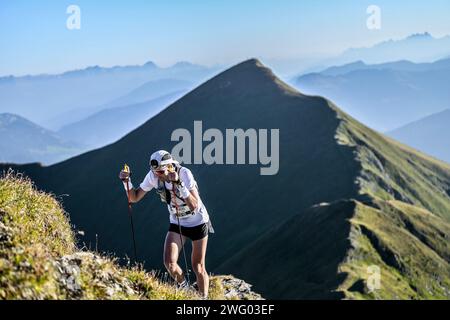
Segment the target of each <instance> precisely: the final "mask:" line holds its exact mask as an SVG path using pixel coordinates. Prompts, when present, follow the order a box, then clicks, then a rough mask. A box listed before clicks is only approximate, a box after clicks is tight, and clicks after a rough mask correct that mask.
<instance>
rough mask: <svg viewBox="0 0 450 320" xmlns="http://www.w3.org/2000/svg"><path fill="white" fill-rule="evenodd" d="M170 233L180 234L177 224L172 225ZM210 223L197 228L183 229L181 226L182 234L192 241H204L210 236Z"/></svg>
mask: <svg viewBox="0 0 450 320" xmlns="http://www.w3.org/2000/svg"><path fill="white" fill-rule="evenodd" d="M169 231H172V232H176V233H180V229H179V227H178V225H177V224H174V223H171V224H170V226H169ZM208 232H209V229H208V223H202V224H199V225H198V226H195V227H183V226H181V234H182V235H183V236H185V237H188V238H189V239H191V240H192V241H196V240H200V239H203V238H204V237H206V236H207V235H208Z"/></svg>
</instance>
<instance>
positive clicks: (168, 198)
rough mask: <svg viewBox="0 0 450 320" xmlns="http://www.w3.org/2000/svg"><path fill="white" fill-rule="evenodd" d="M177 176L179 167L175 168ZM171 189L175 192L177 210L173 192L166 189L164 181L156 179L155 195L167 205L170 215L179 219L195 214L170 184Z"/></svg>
mask: <svg viewBox="0 0 450 320" xmlns="http://www.w3.org/2000/svg"><path fill="white" fill-rule="evenodd" d="M176 170H177V173H178V175H179V174H180V170H181V167H179V166H177V167H176ZM172 188H173V189H174V190H175V197H176V198H175V201H176V205H177V206H178V208H177V207H176V206H175V203H174V201H173V200H174V199H173V198H174V197H173V191H172V192H171V191H170V190H168V189H167V188H166V184H165V182H164V181H161V180H160V179H158V187H157V188H156V193H157V194H158V195H159V197H160V199H161V202H164V203H167V206H168V209H169V212H170V214H173V215H177V216H178V217H179V218H187V217H190V216H192V215H194V214H195V212H192V211H191V210H190V209H189V206H188V205H187V203H186V201H184V199H183V198H182V197H181V196H180V192H179V191H178V189H177V188H176V187H175V186H174V184H173V183H172Z"/></svg>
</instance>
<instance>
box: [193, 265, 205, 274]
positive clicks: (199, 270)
mask: <svg viewBox="0 0 450 320" xmlns="http://www.w3.org/2000/svg"><path fill="white" fill-rule="evenodd" d="M193 267H194V272H195V274H202V275H204V274H206V268H205V264H204V263H195V264H194V266H193Z"/></svg>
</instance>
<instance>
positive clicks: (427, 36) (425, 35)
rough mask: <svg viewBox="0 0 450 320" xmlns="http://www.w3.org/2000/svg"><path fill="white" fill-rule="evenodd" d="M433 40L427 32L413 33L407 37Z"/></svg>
mask: <svg viewBox="0 0 450 320" xmlns="http://www.w3.org/2000/svg"><path fill="white" fill-rule="evenodd" d="M430 38H433V36H432V35H431V34H430V33H429V32H424V33H414V34H412V35H410V36H409V37H407V39H430Z"/></svg>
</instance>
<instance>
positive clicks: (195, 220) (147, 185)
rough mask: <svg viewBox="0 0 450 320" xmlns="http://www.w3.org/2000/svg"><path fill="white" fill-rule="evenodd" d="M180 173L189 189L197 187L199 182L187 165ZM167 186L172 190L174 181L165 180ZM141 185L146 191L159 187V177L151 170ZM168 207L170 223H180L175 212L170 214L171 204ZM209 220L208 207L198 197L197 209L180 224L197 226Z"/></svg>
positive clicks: (182, 219)
mask: <svg viewBox="0 0 450 320" xmlns="http://www.w3.org/2000/svg"><path fill="white" fill-rule="evenodd" d="M179 175H180V180H181V181H182V182H183V183H184V185H185V186H186V187H187V188H188V190H192V189H194V188H197V182H196V181H195V179H194V176H193V175H192V172H191V170H189V169H188V168H185V167H181V168H180V171H179ZM165 186H166V189H167V190H172V183H170V182H165ZM140 187H141V189H142V190H144V191H146V192H149V191H150V190H152V189H153V188H158V178H157V177H156V176H155V174H154V173H153V172H152V171H151V170H150V171H149V172H148V173H147V175H146V176H145V178H144V181H142V183H141V185H140ZM197 191H198V188H197ZM199 198H200V195H199ZM167 209H168V210H169V218H170V223H174V224H178V220H177V217H176V216H175V215H174V214H170V213H171V208H170V206H169V205H167ZM208 221H209V215H208V211H207V210H206V207H205V205H204V204H203V202H202V200H201V199H198V206H197V209H195V211H194V214H193V215H191V216H189V217H184V218H181V219H180V225H182V226H183V227H195V226H198V225H200V224H202V223H207V222H208Z"/></svg>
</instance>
